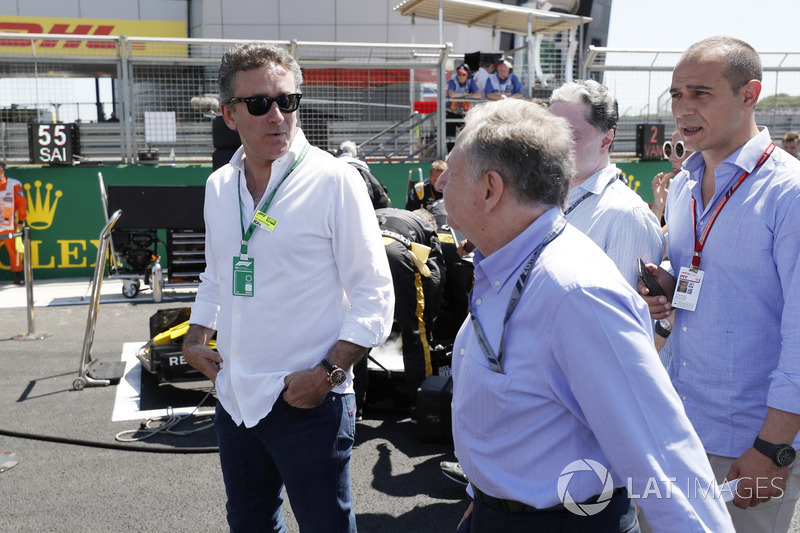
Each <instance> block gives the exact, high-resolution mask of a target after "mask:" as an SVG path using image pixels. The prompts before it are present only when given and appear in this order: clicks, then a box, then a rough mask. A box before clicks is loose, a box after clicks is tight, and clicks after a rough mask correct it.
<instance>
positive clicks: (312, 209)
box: [183, 43, 394, 532]
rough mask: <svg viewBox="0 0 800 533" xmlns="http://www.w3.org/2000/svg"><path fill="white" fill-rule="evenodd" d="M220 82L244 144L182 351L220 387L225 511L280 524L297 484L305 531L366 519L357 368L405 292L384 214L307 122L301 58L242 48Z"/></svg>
mask: <svg viewBox="0 0 800 533" xmlns="http://www.w3.org/2000/svg"><path fill="white" fill-rule="evenodd" d="M219 80H220V101H221V102H222V116H223V117H224V119H225V123H226V124H227V125H228V127H229V128H231V129H234V130H238V132H239V135H240V137H241V140H242V146H241V148H240V149H239V150H238V151H237V152H236V153H235V154H234V156H233V157H232V158H231V161H230V163H229V164H227V165H225V166H223V167H222V168H220V169H218V170H217V171H215V172H214V173H213V174H212V175H211V176H210V177H209V179H208V182H207V184H206V195H205V221H206V246H205V253H206V263H207V266H206V270H205V272H204V273H203V274H202V275H201V284H200V287H199V288H198V290H197V297H196V299H195V303H194V305H193V306H192V314H191V318H190V320H189V322H190V324H191V325H190V328H189V332H188V333H187V334H186V337H185V340H184V344H183V353H184V356H185V357H186V360H187V361H188V362H189V363H190V364H191V365H192V366H193V367H195V368H197V369H198V370H200V371H201V372H203V374H205V375H206V376H207V377H208V378H209V379H211V381H212V382H214V384H215V385H216V389H217V397H218V400H219V402H218V404H217V410H216V416H215V418H214V425H215V428H216V430H217V437H218V441H219V454H220V464H221V466H222V474H223V478H224V480H225V489H226V492H227V496H228V502H227V506H226V507H227V517H228V524H229V526H230V530H231V531H233V532H237V531H266V530H269V531H284V530H285V526H284V523H283V517H282V513H281V507H282V502H283V488H284V486H285V488H286V492H287V494H288V495H289V499H290V500H291V505H292V511H293V512H294V516H295V518H296V519H297V522H298V524H299V526H300V530H301V531H348V532H354V531H356V521H355V515H354V513H353V507H352V494H351V489H350V454H351V450H352V446H353V437H354V431H355V410H356V406H355V401H354V394H353V374H352V371H351V367H352V365H353V364H354V363H355V362H357V361H358V360H359V359H361V358H362V357H363V356H364V353H365V352H366V351H367V349H368V348H369V347H372V346H377V345H379V344H381V343H382V342H383V341H384V340H385V339H386V337H387V336H388V334H389V331H390V330H391V325H392V314H393V305H394V295H393V291H392V279H391V273H390V270H389V265H388V262H387V259H386V252H385V251H384V249H383V241H382V239H381V234H380V230H379V229H378V223H377V220H376V219H375V214H374V212H373V209H372V206H371V205H370V204H369V200H368V199H367V194H366V191H365V188H364V182H363V180H362V179H361V177H360V176H358V174H357V173H356V172H355V170H354V169H353V168H351V167H350V166H349V165H347V164H345V163H344V162H342V161H340V160H338V159H336V158H335V157H333V156H332V155H330V154H328V153H327V152H324V151H322V150H320V149H318V148H315V147H312V146H310V145H309V143H308V141H307V140H306V138H305V136H304V135H303V132H302V131H301V130H300V129H299V128H298V127H297V114H296V112H297V109H298V107H299V105H300V96H301V94H300V85H301V84H302V81H303V77H302V74H301V72H300V67H299V66H298V64H297V62H296V61H295V60H294V58H292V57H291V56H290V55H289V54H288V53H287V52H286V51H285V50H283V49H282V48H280V47H277V46H273V45H267V44H263V43H247V44H242V45H237V46H234V47H233V48H231V49H230V50H229V51H228V52H226V53H225V55H224V56H223V58H222V63H221V65H220V69H219ZM273 104H274V105H273ZM215 333H216V335H217V344H216V347H217V350H218V352H215V351H213V350H211V349H210V348H208V346H207V344H208V342H209V341H210V340H211V338H212V336H213V335H214V334H215Z"/></svg>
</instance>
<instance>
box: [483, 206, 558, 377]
mask: <svg viewBox="0 0 800 533" xmlns="http://www.w3.org/2000/svg"><path fill="white" fill-rule="evenodd" d="M566 225H567V219H566V218H564V217H563V216H561V217H560V218H559V219H558V222H556V225H555V226H554V227H553V229H552V230H550V233H548V234H547V235H546V236H545V238H544V240H543V241H542V242H541V243H539V245H538V246H537V247H536V249H534V250H533V256H532V257H531V258H530V260H528V263H527V264H526V265H525V267H524V268H523V269H522V273H521V274H520V275H519V279H518V280H517V284H516V285H514V290H513V292H512V293H511V298H509V300H508V307H506V316H505V318H503V330H502V332H501V333H500V349H499V351H498V352H497V355H495V353H494V350H492V346H491V344H489V339H487V338H486V334H485V333H484V332H483V328H482V327H481V325H480V323H479V322H478V317H476V316H475V312H474V311H473V310H472V295H471V294H470V297H469V316H470V319H471V320H472V326H473V328H474V329H475V335H476V336H477V337H478V343H479V344H480V345H481V350H483V355H485V356H486V360H487V361H489V368H491V369H492V371H493V372H497V373H499V374H502V373H503V351H504V348H505V337H506V324H507V323H508V320H509V318H511V314H512V313H513V312H514V309H516V308H517V304H518V303H519V300H520V297H521V296H522V290H523V289H524V288H525V284H526V283H527V282H528V276H529V275H530V273H531V270H533V265H534V264H535V263H536V260H537V259H538V258H539V255H540V254H541V253H542V250H543V249H544V247H545V246H547V245H548V244H550V243H551V242H552V241H553V240H554V239H555V238H556V237H558V236H559V235H561V232H562V231H564V228H565V227H566Z"/></svg>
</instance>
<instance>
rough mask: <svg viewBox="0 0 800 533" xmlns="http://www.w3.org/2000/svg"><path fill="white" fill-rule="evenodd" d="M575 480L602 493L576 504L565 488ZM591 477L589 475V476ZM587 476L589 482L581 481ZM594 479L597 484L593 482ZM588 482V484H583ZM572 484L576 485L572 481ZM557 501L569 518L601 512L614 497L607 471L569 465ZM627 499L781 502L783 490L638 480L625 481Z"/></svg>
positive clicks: (764, 485) (748, 483)
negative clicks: (751, 499)
mask: <svg viewBox="0 0 800 533" xmlns="http://www.w3.org/2000/svg"><path fill="white" fill-rule="evenodd" d="M576 474H577V475H578V476H579V479H580V480H581V481H580V483H581V484H583V485H584V486H585V484H586V483H587V482H589V483H591V484H592V485H594V484H597V485H598V486H600V485H602V487H603V488H602V492H601V493H600V495H599V496H597V497H595V498H591V499H590V500H589V501H586V502H581V503H578V502H576V501H575V499H574V498H573V497H572V495H571V494H570V492H569V484H570V482H571V481H572V480H573V477H574V476H575V475H576ZM592 474H593V475H592ZM585 476H589V478H587V477H585ZM594 476H597V479H598V480H599V484H598V483H597V481H595V479H594ZM587 479H588V481H587ZM740 481H741V482H745V483H744V484H745V486H739V485H740V484H739V482H740ZM576 483H578V482H577V481H576ZM557 489H558V498H559V500H561V503H562V504H563V505H564V507H565V508H566V509H567V510H568V511H570V512H571V513H573V514H576V515H579V516H592V515H596V514H597V513H599V512H601V511H602V510H603V509H605V508H606V507H607V506H608V504H609V502H610V500H611V497H612V496H613V495H614V481H613V479H612V476H611V473H609V471H608V469H607V468H606V467H605V466H603V465H602V464H600V463H598V462H597V461H593V460H592V459H578V460H577V461H573V462H571V463H570V464H568V465H567V466H566V468H564V470H562V471H561V474H560V475H559V477H558V485H557ZM625 489H626V490H627V493H628V494H627V495H628V498H630V499H631V500H645V499H657V500H662V499H666V500H668V499H672V498H673V497H674V495H675V494H677V495H679V497H682V498H688V499H703V500H704V499H709V498H712V499H720V500H722V501H724V502H731V501H733V500H734V498H735V497H736V496H739V497H740V498H745V499H750V498H757V499H762V498H767V499H769V498H773V497H774V498H781V497H782V496H783V487H782V486H780V485H776V480H775V479H772V478H749V477H744V478H741V479H734V480H731V481H725V482H724V483H722V484H721V485H718V484H717V482H716V481H715V480H714V479H713V478H712V479H697V478H693V479H687V480H685V483H683V482H681V483H679V482H678V480H677V479H676V478H663V479H658V478H654V477H649V478H642V479H638V480H637V483H634V480H633V479H631V478H628V479H627V480H626V483H625Z"/></svg>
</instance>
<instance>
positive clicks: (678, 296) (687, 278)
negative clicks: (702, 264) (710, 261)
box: [672, 267, 703, 311]
mask: <svg viewBox="0 0 800 533" xmlns="http://www.w3.org/2000/svg"><path fill="white" fill-rule="evenodd" d="M677 281H678V285H677V286H676V287H675V295H674V296H673V297H672V307H676V308H678V309H685V310H687V311H694V310H695V308H696V307H697V299H698V297H699V296H700V287H701V286H702V285H703V271H702V270H694V269H692V268H689V267H682V268H681V271H680V273H679V274H678V280H677Z"/></svg>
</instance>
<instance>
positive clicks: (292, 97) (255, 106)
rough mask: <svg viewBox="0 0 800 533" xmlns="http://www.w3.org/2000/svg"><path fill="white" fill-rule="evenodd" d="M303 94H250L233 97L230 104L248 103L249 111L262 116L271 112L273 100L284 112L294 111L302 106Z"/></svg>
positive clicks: (256, 115) (229, 101)
mask: <svg viewBox="0 0 800 533" xmlns="http://www.w3.org/2000/svg"><path fill="white" fill-rule="evenodd" d="M302 96H303V95H302V94H300V93H293V94H282V95H280V96H276V97H275V98H272V97H270V96H248V97H247V98H236V97H234V98H231V99H230V100H228V103H229V104H238V103H239V102H244V103H245V104H247V111H248V112H249V113H250V114H251V115H253V116H254V117H260V116H261V115H266V114H267V113H269V110H270V108H271V107H272V102H275V105H277V106H278V109H280V110H281V111H283V112H284V113H294V112H295V111H297V108H298V107H300V98H301V97H302Z"/></svg>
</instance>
